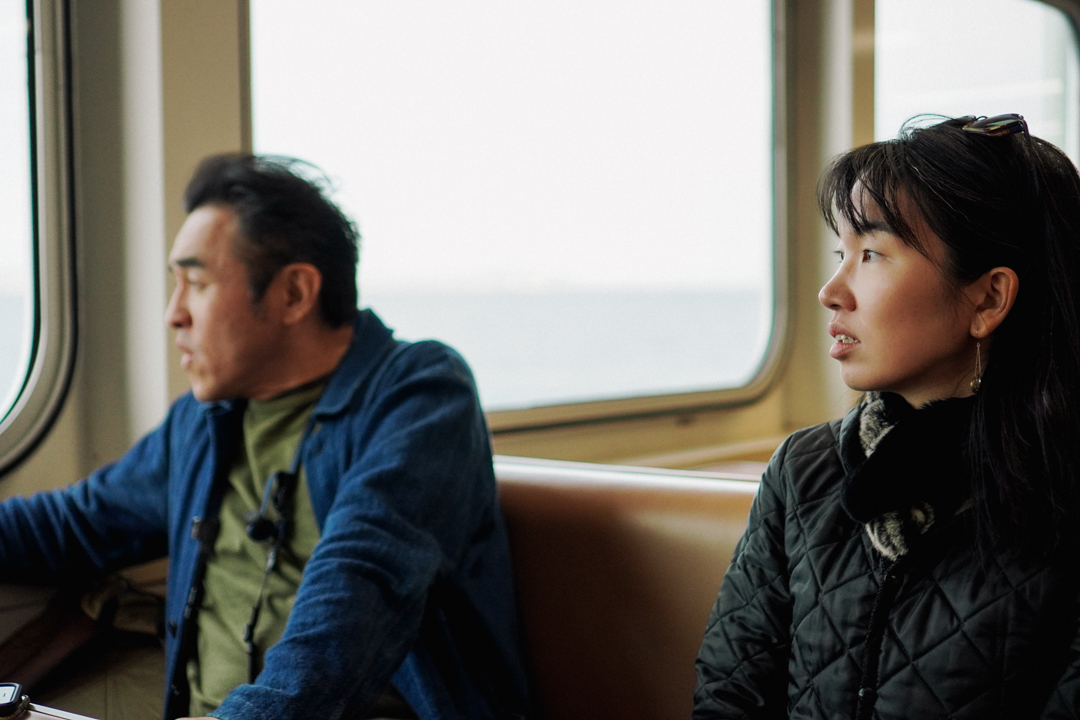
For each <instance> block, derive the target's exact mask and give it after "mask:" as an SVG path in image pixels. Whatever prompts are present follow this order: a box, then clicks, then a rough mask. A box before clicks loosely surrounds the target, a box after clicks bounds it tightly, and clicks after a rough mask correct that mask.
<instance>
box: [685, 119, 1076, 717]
mask: <svg viewBox="0 0 1080 720" xmlns="http://www.w3.org/2000/svg"><path fill="white" fill-rule="evenodd" d="M820 204H821V208H822V211H823V213H824V215H825V218H826V220H827V221H828V222H829V224H830V225H831V226H832V228H833V229H834V230H835V231H836V232H837V233H838V235H839V237H840V242H839V249H838V252H837V256H838V259H839V267H838V268H837V270H836V274H835V275H834V276H833V278H832V279H831V280H830V281H829V282H828V283H827V284H826V285H825V287H823V288H822V289H821V293H820V295H819V298H820V300H821V303H822V304H823V305H824V306H825V307H826V308H828V309H829V310H830V311H831V312H832V316H831V322H830V323H829V326H828V328H829V333H830V334H831V335H832V336H833V338H834V340H835V343H834V344H833V346H832V348H831V350H830V355H831V356H832V357H833V358H835V359H836V360H838V361H839V362H840V371H841V375H842V377H843V379H844V382H845V383H846V384H847V385H848V386H849V387H851V388H853V389H855V390H860V391H866V395H865V396H864V399H863V401H862V402H861V403H860V404H859V405H858V407H856V408H854V409H853V410H851V411H850V412H849V413H848V414H847V416H846V417H845V418H844V419H843V420H842V421H839V420H838V421H834V422H832V423H828V424H825V425H820V426H817V427H813V428H809V429H806V430H802V431H799V432H797V433H795V434H794V435H792V436H791V437H790V438H788V439H787V441H785V442H784V444H783V445H782V446H781V447H780V448H779V449H778V450H777V452H776V454H775V455H774V457H773V459H772V462H771V463H770V464H769V468H768V470H767V471H766V472H765V475H764V477H763V480H762V485H761V490H760V492H759V493H758V497H757V499H756V500H755V502H754V506H753V509H752V510H751V513H750V520H749V525H748V527H747V530H746V534H745V535H744V537H743V538H742V541H741V542H740V544H739V546H738V549H737V550H736V554H735V560H734V561H733V563H732V566H731V568H730V570H729V571H728V573H727V576H726V577H725V579H724V582H723V585H722V587H721V589H720V595H719V597H718V599H717V602H716V606H715V607H714V609H713V612H712V615H711V617H710V620H709V624H708V628H707V631H706V634H705V639H704V642H703V644H702V647H701V653H700V656H699V658H698V662H697V672H698V685H697V691H696V695H695V710H694V717H695V718H754V719H757V718H829V719H832V718H851V717H854V718H859V719H860V720H862V719H864V718H872V717H874V718H883V719H884V718H979V719H980V720H984V719H985V718H1076V717H1080V634H1078V631H1077V628H1078V618H1080V605H1078V596H1080V557H1078V556H1077V555H1076V547H1077V544H1078V543H1077V537H1078V528H1080V502H1078V480H1077V478H1078V477H1080V325H1078V317H1080V295H1078V292H1077V290H1078V288H1080V286H1078V282H1080V177H1078V175H1077V171H1076V169H1075V168H1074V167H1073V165H1072V164H1071V163H1070V162H1069V160H1068V159H1067V158H1066V157H1065V156H1064V154H1062V153H1061V151H1059V150H1058V149H1057V148H1055V147H1054V146H1052V145H1050V144H1049V143H1046V142H1044V141H1042V140H1040V139H1038V138H1035V137H1031V136H1029V135H1028V132H1027V125H1026V124H1025V123H1024V120H1023V118H1021V117H1020V116H1018V115H1009V116H999V117H996V118H990V119H982V120H977V119H976V118H974V117H967V118H959V119H955V120H947V121H945V122H941V123H939V124H936V125H933V126H930V127H911V126H908V127H906V128H905V129H904V130H903V131H902V133H901V136H900V137H899V139H897V140H892V141H888V142H880V143H874V144H872V145H868V146H865V147H861V148H858V149H855V150H852V151H851V152H849V153H847V154H845V155H843V156H841V157H840V158H839V159H838V160H837V161H835V163H834V164H833V165H832V166H831V167H830V169H829V170H828V171H827V172H826V174H825V176H824V178H823V180H822V183H821V188H820Z"/></svg>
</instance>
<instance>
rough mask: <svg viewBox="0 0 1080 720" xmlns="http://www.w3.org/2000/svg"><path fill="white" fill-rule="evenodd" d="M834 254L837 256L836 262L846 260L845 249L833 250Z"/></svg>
mask: <svg viewBox="0 0 1080 720" xmlns="http://www.w3.org/2000/svg"><path fill="white" fill-rule="evenodd" d="M833 255H835V256H836V262H838V263H842V262H844V251H843V250H833Z"/></svg>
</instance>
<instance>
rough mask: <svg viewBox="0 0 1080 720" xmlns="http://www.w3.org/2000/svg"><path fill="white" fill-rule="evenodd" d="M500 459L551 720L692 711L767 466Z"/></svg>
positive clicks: (523, 602)
mask: <svg viewBox="0 0 1080 720" xmlns="http://www.w3.org/2000/svg"><path fill="white" fill-rule="evenodd" d="M495 471H496V476H497V477H498V479H499V491H500V493H501V495H502V507H503V511H504V513H505V515H506V521H507V526H508V529H509V534H510V545H511V550H512V552H513V561H514V574H515V578H516V582H517V591H518V604H519V606H520V609H521V616H522V622H523V624H524V636H525V637H524V643H525V646H526V652H527V654H528V656H529V658H530V660H531V664H532V669H533V671H534V673H535V677H536V682H537V685H538V686H539V690H540V695H541V698H542V702H543V704H544V707H545V709H546V711H547V714H548V716H549V718H550V720H571V719H575V720H576V719H579V718H580V719H581V720H586V719H588V720H602V719H604V718H613V719H614V718H619V719H620V720H628V719H630V718H642V719H646V718H647V719H649V720H659V719H661V718H663V719H666V718H687V717H689V715H690V710H691V706H692V694H693V687H694V658H695V657H696V656H697V651H698V647H699V645H700V644H701V638H702V634H703V633H704V630H705V623H706V621H707V619H708V614H709V610H710V608H711V607H712V604H713V601H714V600H715V599H716V592H717V589H718V588H719V585H720V580H721V578H722V577H723V575H724V572H725V571H726V570H727V566H728V564H729V563H730V562H731V556H732V553H733V551H734V547H735V544H736V542H738V539H739V537H740V536H741V535H742V532H743V529H744V528H745V527H746V516H747V513H748V511H749V508H750V502H751V501H752V500H753V497H754V495H755V493H756V492H757V487H758V483H757V480H758V478H756V477H754V476H751V475H742V476H739V475H734V474H729V475H719V474H716V473H700V472H682V471H674V470H671V471H668V470H655V469H648V470H646V469H642V468H626V467H614V466H608V465H589V464H585V463H563V462H554V461H546V460H529V459H524V458H510V457H498V458H496V463H495Z"/></svg>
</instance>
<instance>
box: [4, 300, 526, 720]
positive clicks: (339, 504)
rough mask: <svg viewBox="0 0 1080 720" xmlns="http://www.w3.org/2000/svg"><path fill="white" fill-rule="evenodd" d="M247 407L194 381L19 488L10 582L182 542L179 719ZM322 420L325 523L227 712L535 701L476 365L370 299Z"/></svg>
mask: <svg viewBox="0 0 1080 720" xmlns="http://www.w3.org/2000/svg"><path fill="white" fill-rule="evenodd" d="M243 405H244V404H243V402H242V401H237V402H225V403H214V404H205V403H200V402H198V401H196V400H195V399H194V397H193V396H192V395H190V394H188V395H186V396H184V397H182V398H180V399H179V400H177V402H176V403H175V404H174V405H173V407H172V408H171V410H170V411H169V414H168V416H167V417H166V419H165V421H164V422H163V423H162V425H161V426H160V427H159V428H157V429H156V430H155V431H153V432H152V433H150V434H149V435H147V436H146V437H144V438H143V439H142V440H140V441H139V442H138V443H137V444H136V445H135V446H134V447H132V448H131V450H130V451H128V453H127V454H126V455H124V457H123V458H121V459H120V460H119V461H118V462H116V463H114V464H112V465H109V466H106V467H104V468H101V469H100V470H98V471H96V472H94V473H93V474H92V475H91V476H90V477H89V478H87V479H85V480H83V481H81V482H79V483H77V484H75V485H73V486H71V487H69V488H65V489H61V490H56V491H53V492H49V493H42V494H38V495H35V496H33V497H30V498H13V499H11V500H8V501H6V502H4V503H3V504H0V575H2V577H3V578H4V579H7V580H9V581H11V580H14V581H26V580H37V579H45V580H56V579H57V578H64V579H70V578H72V577H74V576H86V575H91V574H97V573H102V572H110V571H113V570H116V569H119V568H122V567H124V566H127V565H131V564H134V563H139V562H144V561H147V560H151V559H154V558H158V557H161V556H163V555H165V554H166V553H168V554H169V556H170V568H169V578H168V595H167V599H166V623H165V625H166V658H167V663H166V683H167V686H168V687H167V690H166V693H167V694H166V703H165V716H166V718H174V717H178V716H182V715H186V714H187V702H188V698H187V680H186V676H185V672H184V669H185V663H186V657H187V652H188V648H189V647H192V646H193V645H192V641H193V639H194V638H193V637H192V636H193V633H194V632H195V622H194V617H193V613H194V607H196V606H197V602H198V599H197V594H198V587H199V577H198V576H199V572H200V567H201V562H200V545H199V542H198V540H197V539H195V537H194V536H193V526H194V525H195V524H196V521H197V519H199V518H209V519H211V520H212V519H213V518H215V517H216V512H217V505H218V504H219V503H220V492H222V489H223V487H224V486H225V485H226V477H227V474H228V470H229V462H230V459H231V454H232V448H233V443H235V442H238V441H239V440H240V420H241V417H242V415H243ZM313 419H314V425H313V427H312V430H311V432H310V434H309V435H308V436H307V437H306V438H305V439H304V440H303V441H302V444H301V450H300V451H301V454H302V462H303V465H304V468H305V473H306V475H307V481H308V486H309V492H310V494H311V505H312V507H313V509H314V511H315V517H316V520H317V522H318V524H319V529H320V532H321V539H320V541H319V543H318V545H317V546H316V548H315V551H314V553H313V554H312V556H311V559H310V560H309V562H308V564H307V566H306V568H305V570H304V579H303V582H302V583H301V585H300V588H299V590H298V592H297V595H296V602H295V605H294V606H293V610H292V613H291V615H290V616H289V621H288V625H287V626H286V629H285V632H284V634H283V635H282V637H281V640H280V641H279V642H278V643H277V644H276V645H274V646H273V647H271V648H270V649H269V650H268V651H267V652H266V655H265V664H264V669H263V671H262V672H261V673H260V675H259V676H258V678H257V680H256V682H255V683H254V684H251V685H241V686H240V687H238V688H236V689H235V690H234V691H233V692H232V693H231V694H230V695H229V697H228V698H227V699H226V700H225V702H224V704H222V706H221V707H220V708H219V709H218V710H217V711H215V712H214V715H216V716H218V717H221V718H227V719H228V720H242V719H248V718H275V719H283V718H284V719H288V718H320V719H327V720H328V719H331V718H342V717H344V718H354V717H362V714H363V713H364V712H365V711H366V710H367V709H368V708H369V707H370V706H371V705H372V703H374V701H375V700H376V698H377V697H378V696H379V694H380V693H381V691H382V690H383V688H384V687H385V685H386V683H387V681H388V680H390V681H392V682H393V684H394V686H395V687H396V688H397V689H398V691H399V692H400V693H401V694H402V696H403V697H404V698H405V699H406V700H407V701H408V702H409V704H410V705H411V706H412V708H413V709H414V710H415V711H416V713H417V715H419V716H420V717H421V718H424V719H425V720H426V719H427V718H509V717H516V716H520V715H523V714H525V710H526V702H527V700H526V689H525V685H526V683H525V679H524V671H523V668H522V665H521V660H520V656H519V652H518V647H517V638H516V624H515V610H514V601H513V594H512V589H511V573H510V559H509V550H508V546H507V541H506V532H505V529H504V526H503V521H502V517H501V514H500V512H499V504H498V497H497V494H496V488H495V478H494V474H493V472H492V466H491V448H490V444H489V440H488V432H487V427H486V425H485V422H484V418H483V415H482V413H481V410H480V406H479V403H478V401H477V397H476V390H475V386H474V384H473V380H472V376H471V374H470V372H469V369H468V367H467V366H466V365H465V362H464V361H463V360H462V359H461V358H460V356H458V355H457V354H456V353H455V352H454V351H453V350H451V349H449V348H447V347H446V346H444V345H441V344H439V343H436V342H421V343H413V344H410V343H403V342H400V341H396V340H394V339H393V337H392V335H391V332H390V331H389V330H388V329H387V328H386V327H385V326H384V325H383V324H382V323H381V322H380V321H379V319H378V318H377V317H376V316H375V315H374V314H373V313H372V312H370V311H364V312H363V313H361V315H360V317H359V318H358V319H357V321H356V325H355V333H354V337H353V341H352V346H351V347H350V348H349V350H348V352H347V353H346V355H345V357H344V358H343V359H342V361H341V363H340V365H339V366H338V368H337V370H336V371H335V372H334V374H333V376H332V377H331V379H330V382H329V384H328V386H327V388H326V390H325V392H324V393H323V396H322V398H321V399H320V400H319V402H318V404H317V405H316V407H315V410H314V413H313ZM203 527H205V525H204V526H203Z"/></svg>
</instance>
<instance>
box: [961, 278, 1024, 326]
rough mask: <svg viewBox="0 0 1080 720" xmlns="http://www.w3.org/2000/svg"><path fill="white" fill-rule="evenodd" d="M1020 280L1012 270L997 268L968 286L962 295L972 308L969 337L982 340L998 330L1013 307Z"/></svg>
mask: <svg viewBox="0 0 1080 720" xmlns="http://www.w3.org/2000/svg"><path fill="white" fill-rule="evenodd" d="M1019 290H1020V278H1018V277H1017V276H1016V273H1015V272H1014V271H1013V269H1012V268H1008V267H996V268H991V269H990V270H987V271H986V272H985V273H984V274H983V276H982V277H981V278H979V279H978V280H976V281H975V282H973V283H972V284H971V285H969V286H968V287H967V288H966V289H965V292H966V293H967V294H968V297H969V298H971V300H972V303H973V304H974V306H975V315H974V316H973V317H972V318H971V329H970V332H971V336H972V337H974V338H984V337H986V336H988V335H990V334H991V333H992V332H994V331H995V330H997V328H998V326H999V325H1001V323H1002V322H1003V321H1004V320H1005V318H1006V316H1008V314H1009V311H1010V310H1012V307H1013V304H1014V303H1016V293H1017V292H1019Z"/></svg>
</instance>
